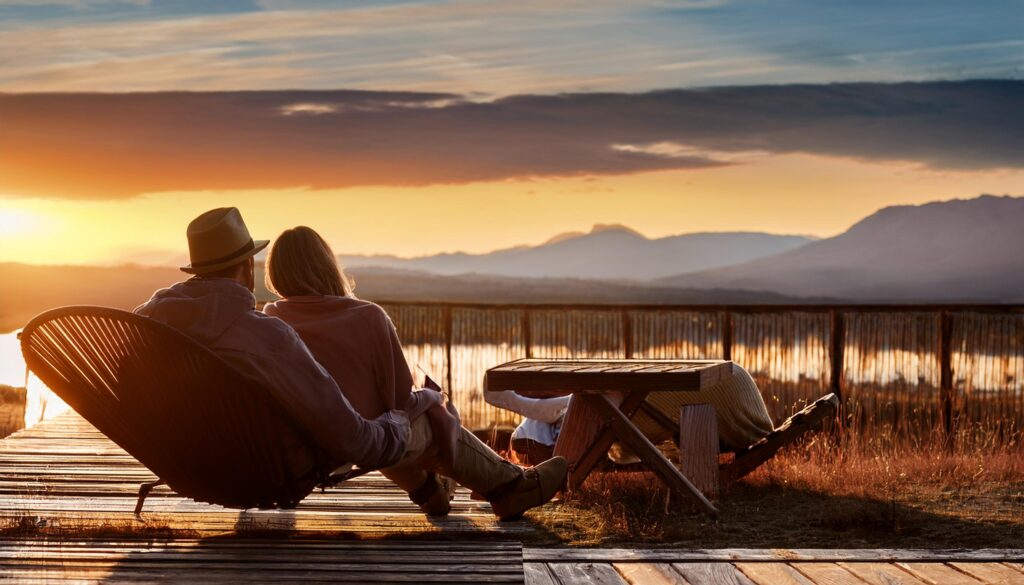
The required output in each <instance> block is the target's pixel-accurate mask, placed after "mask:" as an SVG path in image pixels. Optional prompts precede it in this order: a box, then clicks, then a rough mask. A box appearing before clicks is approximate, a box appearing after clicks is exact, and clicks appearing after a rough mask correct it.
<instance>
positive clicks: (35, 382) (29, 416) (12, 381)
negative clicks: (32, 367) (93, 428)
mask: <svg viewBox="0 0 1024 585" xmlns="http://www.w3.org/2000/svg"><path fill="white" fill-rule="evenodd" d="M25 370H26V368H25V360H23V359H22V357H21V345H20V344H19V342H18V336H17V333H4V334H0V384H6V385H8V386H19V387H20V386H24V387H26V388H27V389H28V395H27V398H26V404H25V426H26V427H30V426H32V425H34V424H36V423H37V422H39V421H41V420H44V419H47V418H50V417H53V416H56V415H58V414H60V413H62V412H64V411H65V410H67V409H68V405H67V404H64V401H63V400H61V399H60V398H59V397H57V395H56V394H54V393H53V392H51V391H50V389H49V388H47V387H46V385H45V384H43V382H42V381H41V380H40V379H39V378H37V377H36V376H35V374H32V373H29V374H28V377H27V379H26V371H25Z"/></svg>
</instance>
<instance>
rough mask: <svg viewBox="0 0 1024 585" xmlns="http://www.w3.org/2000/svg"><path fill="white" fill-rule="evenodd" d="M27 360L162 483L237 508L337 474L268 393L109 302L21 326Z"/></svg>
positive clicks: (292, 499)
mask: <svg viewBox="0 0 1024 585" xmlns="http://www.w3.org/2000/svg"><path fill="white" fill-rule="evenodd" d="M21 349H22V353H23V355H24V357H25V363H26V364H27V365H28V367H29V369H31V370H32V371H33V372H34V373H35V374H36V375H37V376H38V377H39V378H40V379H41V380H42V381H43V382H44V383H45V384H46V385H47V386H48V387H49V388H50V389H51V390H53V391H54V392H55V393H56V394H57V395H58V396H60V397H61V398H62V399H63V400H64V401H65V402H67V403H68V405H69V406H71V408H73V409H74V410H75V411H77V412H78V414H80V415H81V416H82V417H83V418H85V419H86V420H87V421H89V422H90V423H92V425H93V426H95V427H96V428H97V429H99V431H100V432H102V433H103V434H104V435H106V436H107V437H109V438H110V439H111V440H112V441H114V442H115V443H117V444H118V445H119V446H120V447H121V448H123V449H124V450H125V451H127V452H128V453H130V454H131V455H132V456H133V457H135V458H136V459H138V460H139V461H140V462H141V463H142V464H143V465H145V466H146V467H148V468H149V469H150V470H151V471H152V472H153V473H154V474H155V475H156V476H157V477H158V478H159V480H158V481H155V482H150V483H146V484H143V485H142V486H141V487H140V490H139V501H138V504H137V506H136V509H135V511H136V513H137V514H138V513H139V512H141V510H142V505H143V502H144V501H145V498H146V495H147V494H148V493H149V491H150V489H152V488H153V487H154V486H155V485H158V484H160V483H166V484H167V485H168V486H169V487H170V488H171V489H173V490H174V491H176V492H177V493H178V494H180V495H182V496H186V497H189V498H192V499H194V500H197V501H200V502H208V503H212V504H219V505H221V506H226V507H232V508H243V509H244V508H291V507H294V506H295V505H297V504H298V502H299V501H301V500H302V499H303V498H305V497H306V496H307V495H309V493H310V492H311V491H312V490H313V489H314V488H315V487H316V486H318V485H324V484H333V483H337V482H340V481H343V480H345V479H348V478H350V477H353V476H355V475H358V474H360V473H363V471H362V470H355V471H350V472H349V473H347V474H340V475H334V476H329V475H328V472H329V471H330V470H329V469H326V468H325V467H324V465H323V462H322V461H321V458H320V457H318V450H317V449H316V448H315V447H314V445H313V443H312V442H311V441H310V440H309V438H308V437H307V436H306V435H305V433H304V432H303V431H302V429H301V428H299V427H298V425H297V424H295V422H294V421H293V420H291V419H290V418H289V416H288V415H287V413H285V411H284V409H283V408H281V407H279V406H278V405H277V404H276V403H275V401H274V399H273V397H272V395H271V393H270V392H269V391H268V390H267V389H266V388H265V387H263V386H261V385H260V384H259V383H257V382H255V381H253V380H252V379H250V378H247V377H246V376H243V375H242V374H241V373H240V372H238V371H237V370H236V369H235V368H234V367H233V366H231V365H230V364H228V363H227V362H226V361H224V360H223V359H221V358H220V357H219V356H217V355H216V354H214V353H213V352H212V351H210V350H208V349H207V348H206V347H204V346H202V345H201V344H199V343H197V342H196V341H193V340H192V339H191V338H189V337H188V336H186V335H184V334H182V333H181V332H179V331H177V330H176V329H173V328H171V327H168V326H166V325H163V324H161V323H158V322H156V321H154V320H152V319H147V318H145V317H141V316H139V315H135V314H133V313H128V312H125V311H119V310H116V309H110V308H105V307H85V306H82V307H64V308H60V309H54V310H51V311H47V312H45V313H43V314H41V315H39V316H37V317H36V318H35V319H33V320H32V321H31V322H30V323H29V324H28V325H26V326H25V329H24V330H23V331H22V334H21Z"/></svg>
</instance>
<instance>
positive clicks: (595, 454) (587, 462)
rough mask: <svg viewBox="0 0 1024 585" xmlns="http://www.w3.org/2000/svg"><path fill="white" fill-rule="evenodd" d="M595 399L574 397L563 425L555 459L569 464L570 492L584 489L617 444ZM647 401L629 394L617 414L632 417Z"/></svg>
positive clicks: (642, 394) (639, 394)
mask: <svg viewBox="0 0 1024 585" xmlns="http://www.w3.org/2000/svg"><path fill="white" fill-rule="evenodd" d="M594 396H596V395H595V394H589V393H584V392H580V393H577V394H575V395H573V398H572V401H571V402H570V403H569V410H568V411H567V412H566V413H565V420H564V421H563V422H562V432H561V433H560V434H559V435H558V441H557V442H556V443H555V455H560V456H562V457H565V458H566V459H567V460H568V461H569V477H568V480H567V482H566V489H567V490H568V491H573V490H576V489H578V488H579V487H580V486H581V485H583V482H584V481H586V479H587V477H588V476H589V475H590V472H591V471H593V469H594V466H595V465H597V462H598V461H600V460H601V458H602V457H604V456H605V455H606V454H607V453H608V449H609V448H610V447H611V446H612V443H614V442H615V433H614V432H612V429H611V428H610V427H609V424H608V423H609V420H608V417H606V416H604V414H602V411H601V410H600V408H599V407H598V406H597V405H596V404H595V402H594V399H593V397H594ZM645 398H647V392H630V393H629V394H627V395H626V398H625V399H624V400H623V401H622V404H620V405H619V407H618V408H617V409H616V410H617V411H621V412H622V413H624V414H625V415H626V416H627V417H629V416H633V413H634V412H636V410H637V409H638V408H640V405H641V404H643V402H644V399H645Z"/></svg>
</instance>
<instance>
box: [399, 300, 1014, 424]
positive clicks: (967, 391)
mask: <svg viewBox="0 0 1024 585" xmlns="http://www.w3.org/2000/svg"><path fill="white" fill-rule="evenodd" d="M381 304H382V305H383V306H384V308H385V309H386V310H387V311H388V313H389V314H390V315H391V316H392V318H393V320H394V321H395V324H396V326H397V327H398V330H399V334H400V336H401V337H402V339H403V342H404V344H405V346H406V349H407V357H408V359H409V362H410V364H411V365H412V366H413V367H414V368H415V367H416V366H422V367H423V368H424V369H426V370H428V371H431V372H432V373H434V374H435V375H437V376H439V377H441V378H442V379H443V380H445V382H446V384H447V386H448V388H450V389H452V393H453V396H454V397H455V400H456V403H457V404H458V405H459V406H460V407H461V409H462V411H463V416H464V419H465V422H466V423H467V424H468V425H469V426H472V427H476V428H485V427H488V426H493V425H510V424H514V423H515V422H516V419H515V417H514V416H513V415H511V414H510V413H506V412H502V411H499V410H497V409H493V408H491V407H489V406H487V405H486V404H485V403H484V402H483V397H482V392H481V388H480V383H481V380H482V376H483V372H484V371H485V370H486V369H487V368H489V367H491V366H493V365H496V364H498V363H501V362H503V361H507V360H510V359H515V358H518V357H532V356H537V357H570V356H573V357H626V358H630V357H651V358H691V359H709V358H724V359H732V360H734V361H736V362H737V363H739V364H740V365H742V366H744V367H746V368H747V369H748V370H750V372H751V373H752V374H753V375H754V377H755V379H756V380H757V381H758V385H759V387H760V388H761V389H762V392H763V394H764V396H765V401H766V403H767V404H768V406H769V409H770V411H771V412H772V415H773V416H774V417H775V418H776V419H777V420H779V419H781V418H783V417H785V416H787V415H788V414H790V413H791V412H793V411H794V410H796V409H799V408H801V407H802V406H803V405H804V404H805V403H806V402H807V401H809V400H813V399H815V398H817V397H818V396H820V395H821V394H823V393H825V392H829V391H831V392H835V393H837V394H839V395H840V396H841V397H842V398H843V400H844V404H845V405H846V416H847V418H848V422H850V423H851V424H855V425H861V426H864V425H874V426H875V427H879V428H876V429H874V430H877V431H879V432H888V433H893V434H901V435H903V436H907V437H921V436H924V435H926V434H930V433H935V432H941V433H944V434H945V435H948V436H952V435H954V434H956V433H957V432H958V431H959V430H962V429H966V428H968V427H970V428H974V427H979V426H985V427H990V428H991V429H995V430H997V431H998V432H999V433H1000V434H1004V435H1005V434H1013V433H1018V432H1019V430H1020V429H1021V428H1022V427H1024V305H550V304H548V305H523V304H515V305H491V304H451V303H426V302H425V303H391V302H382V303H381ZM883 427H884V428H883Z"/></svg>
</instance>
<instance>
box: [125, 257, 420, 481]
mask: <svg viewBox="0 0 1024 585" xmlns="http://www.w3.org/2000/svg"><path fill="white" fill-rule="evenodd" d="M135 312H136V313H137V314H139V315H143V316H145V317H149V318H151V319H154V320H156V321H160V322H161V323H164V324H166V325H170V326H171V327H174V328H175V329H178V330H179V331H181V332H183V333H185V334H187V335H188V336H190V337H192V338H193V339H195V340H196V341H198V342H200V343H202V344H203V345H205V346H206V347H208V348H210V349H211V350H213V351H214V352H215V353H216V354H217V355H219V356H221V357H222V358H224V359H225V360H226V361H228V362H229V363H231V364H232V365H234V366H235V367H236V368H237V369H238V370H239V371H240V372H241V373H242V374H244V375H246V376H249V377H251V378H252V379H254V380H256V381H257V382H259V383H261V384H262V385H263V386H264V387H266V388H267V389H268V390H269V391H270V392H271V393H272V394H273V397H274V399H275V400H276V401H277V402H278V403H279V404H280V405H281V406H282V407H283V408H284V410H285V411H286V412H287V413H288V414H289V415H290V416H291V417H292V418H293V420H295V421H296V422H297V423H298V424H299V425H300V426H301V427H303V428H304V429H305V430H306V431H307V433H308V434H309V436H310V437H311V438H312V440H313V441H315V442H316V446H317V447H318V448H319V449H320V450H321V451H322V453H323V454H324V455H326V457H327V460H328V462H329V463H330V465H332V466H337V465H341V464H343V463H355V464H358V465H361V466H366V467H372V468H381V467H387V466H389V465H392V464H394V463H395V462H397V461H398V460H399V459H400V458H401V457H402V455H403V454H404V453H405V443H406V440H407V438H408V436H409V417H408V415H407V414H406V412H405V411H402V410H392V411H388V412H385V413H384V414H382V415H381V416H379V417H377V418H376V419H374V420H366V419H364V418H363V417H361V416H359V414H358V413H356V411H355V410H353V408H352V406H351V405H350V404H349V402H348V400H346V398H345V396H344V394H342V393H341V390H339V389H338V385H337V384H336V383H335V382H334V379H333V378H331V376H330V375H329V374H328V373H327V371H326V370H324V368H323V367H321V366H320V364H319V363H317V361H316V360H315V359H313V355H312V354H311V353H310V352H309V350H308V349H307V348H306V346H305V344H303V343H302V340H301V339H299V336H298V335H297V334H296V333H295V331H294V330H293V329H292V328H291V327H289V326H288V325H287V324H285V323H284V322H283V321H281V320H280V319H276V318H274V317H268V316H266V315H264V314H263V313H259V312H257V311H256V297H254V296H253V294H252V293H251V292H250V291H249V290H248V289H246V288H245V287H244V286H242V285H241V284H239V283H237V282H235V281H234V280H231V279H227V278H203V277H194V278H191V279H189V280H187V281H185V282H179V283H177V284H175V285H173V286H171V287H170V288H165V289H162V290H159V291H157V292H155V293H154V294H153V297H152V298H151V299H150V300H149V301H148V302H146V303H145V304H143V305H141V306H140V307H138V308H136V309H135Z"/></svg>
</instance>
